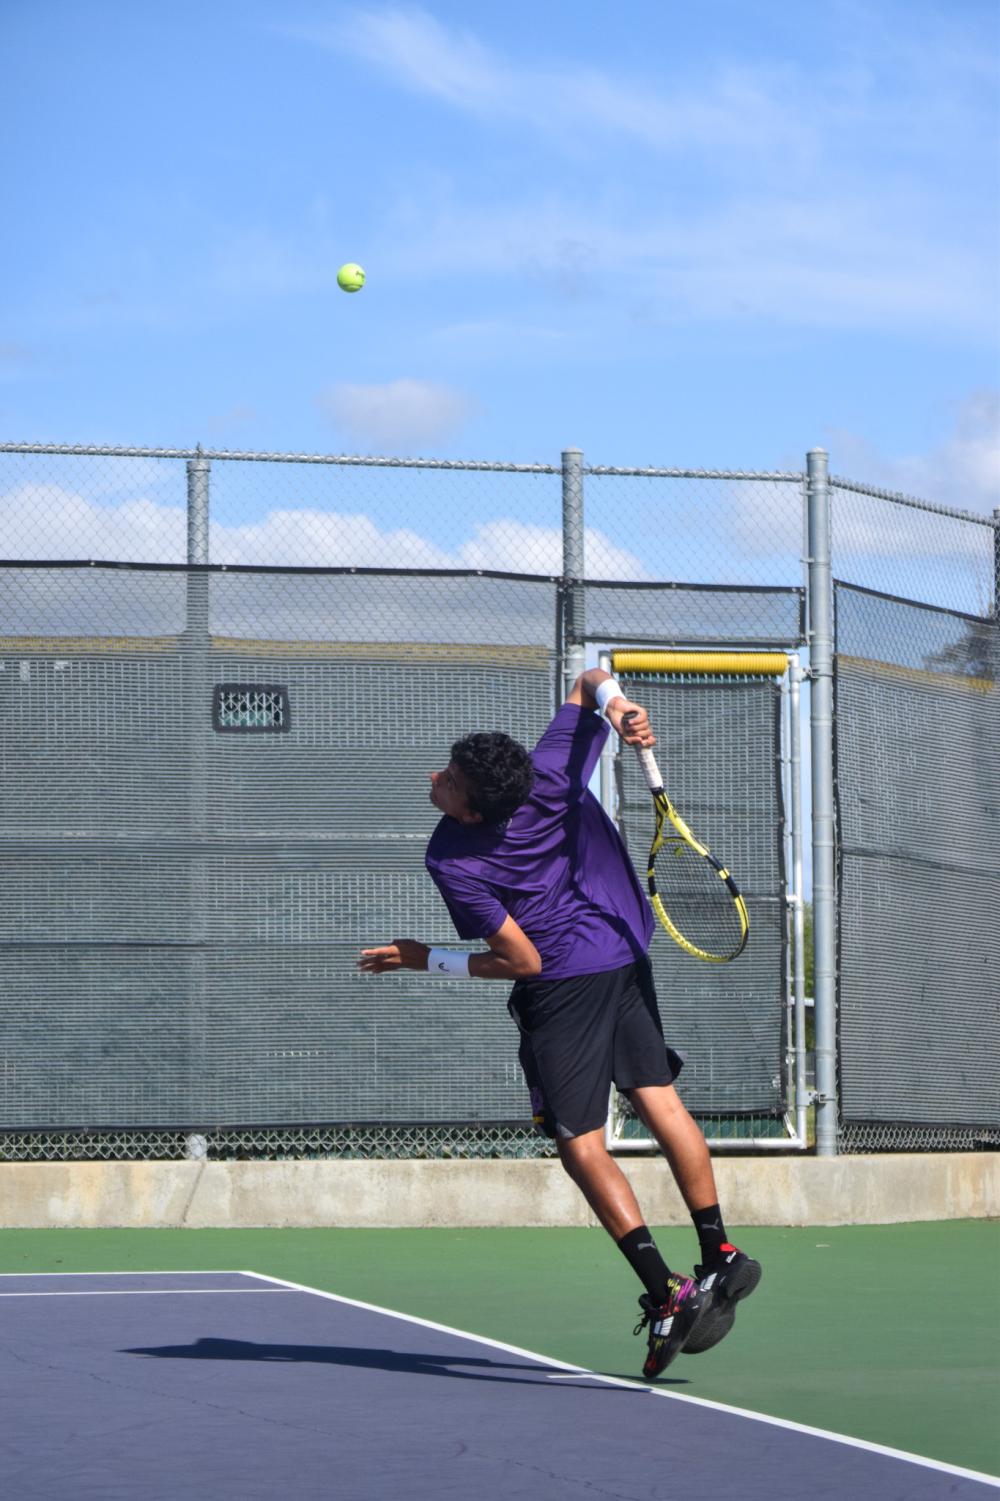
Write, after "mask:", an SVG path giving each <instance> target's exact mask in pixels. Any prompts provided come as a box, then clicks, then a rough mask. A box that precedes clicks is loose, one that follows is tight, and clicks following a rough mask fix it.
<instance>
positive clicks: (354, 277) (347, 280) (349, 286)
mask: <svg viewBox="0 0 1000 1501" xmlns="http://www.w3.org/2000/svg"><path fill="white" fill-rule="evenodd" d="M364 284H365V273H364V272H363V271H362V269H361V267H360V266H356V265H355V264H354V262H353V261H348V262H347V265H346V266H341V268H340V270H339V271H338V272H337V286H338V287H339V288H340V290H341V291H342V292H360V291H361V288H362V287H363V286H364Z"/></svg>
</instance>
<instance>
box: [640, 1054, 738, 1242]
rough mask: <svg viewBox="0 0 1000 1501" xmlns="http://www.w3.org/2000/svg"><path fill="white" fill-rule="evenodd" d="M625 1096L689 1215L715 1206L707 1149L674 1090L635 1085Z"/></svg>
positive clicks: (713, 1186)
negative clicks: (667, 1166) (665, 1165)
mask: <svg viewBox="0 0 1000 1501" xmlns="http://www.w3.org/2000/svg"><path fill="white" fill-rule="evenodd" d="M628 1094H629V1099H630V1100H631V1102H632V1105H633V1108H634V1109H635V1112H636V1114H637V1115H638V1117H639V1119H640V1120H641V1121H642V1122H643V1124H644V1125H645V1126H646V1128H647V1130H648V1131H649V1133H650V1135H651V1136H652V1137H653V1138H654V1140H655V1141H656V1143H657V1145H658V1146H659V1147H660V1149H661V1151H662V1152H663V1155H664V1156H665V1157H666V1159H667V1162H668V1163H669V1164H670V1171H671V1172H672V1173H673V1175H674V1179H675V1180H676V1183H677V1187H678V1188H679V1189H680V1191H681V1196H682V1198H683V1199H684V1202H685V1204H686V1205H687V1207H688V1210H689V1212H690V1213H691V1214H692V1215H693V1214H696V1213H697V1211H698V1210H700V1209H707V1208H709V1207H711V1206H713V1205H715V1204H717V1201H718V1191H717V1189H716V1187H715V1174H714V1173H713V1171H712V1159H711V1157H710V1155H709V1151H708V1145H707V1143H706V1141H705V1138H704V1136H703V1135H702V1132H701V1127H700V1126H699V1125H698V1123H697V1121H695V1120H693V1119H692V1118H691V1116H690V1115H689V1114H688V1112H687V1110H686V1109H685V1106H684V1102H683V1100H682V1099H681V1097H680V1095H679V1094H678V1093H677V1091H676V1089H675V1088H674V1086H673V1085H672V1084H651V1085H637V1086H635V1087H634V1088H633V1089H630V1090H629V1092H628Z"/></svg>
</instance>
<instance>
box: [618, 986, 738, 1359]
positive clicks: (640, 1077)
mask: <svg viewBox="0 0 1000 1501" xmlns="http://www.w3.org/2000/svg"><path fill="white" fill-rule="evenodd" d="M682 1067H683V1061H682V1059H681V1058H680V1056H679V1054H677V1053H675V1052H674V1051H673V1049H671V1048H667V1047H666V1044H665V1043H664V1041H663V1028H662V1025H661V1022H660V1014H659V1008H658V1006H657V1002H656V992H655V989H654V986H653V980H652V975H651V973H650V971H649V968H648V966H644V965H638V966H636V972H635V982H634V984H633V985H632V986H630V987H627V988H626V991H625V993H624V994H623V996H622V1002H621V1006H620V1008H619V1016H618V1026H617V1030H616V1034H615V1082H616V1083H617V1085H618V1087H619V1088H620V1089H622V1090H623V1092H625V1093H627V1094H628V1096H629V1099H630V1100H631V1102H632V1104H633V1107H634V1108H635V1111H636V1113H637V1114H638V1116H639V1118H640V1119H641V1120H642V1121H643V1123H644V1124H645V1125H646V1127H647V1129H648V1130H649V1132H650V1134H651V1135H652V1136H653V1138H654V1140H655V1141H656V1142H657V1144H658V1145H659V1146H660V1148H661V1149H662V1151H663V1153H664V1155H665V1157H666V1159H667V1162H668V1163H669V1165H670V1169H671V1172H672V1173H673V1176H674V1179H675V1181H676V1183H677V1186H678V1188H679V1189H680V1192H681V1195H682V1197H683V1199H684V1202H685V1203H686V1205H687V1207H688V1211H689V1213H690V1215H691V1219H692V1221H693V1222H694V1227H695V1230H696V1232H697V1235H698V1244H699V1246H700V1249H701V1262H700V1264H699V1265H698V1266H696V1267H695V1277H696V1279H697V1282H698V1286H699V1288H700V1290H701V1291H702V1292H703V1293H705V1294H707V1295H708V1298H709V1306H708V1307H707V1308H706V1311H705V1313H704V1314H703V1315H702V1318H701V1319H700V1321H699V1325H698V1328H697V1329H696V1330H695V1331H693V1333H692V1335H691V1337H690V1338H689V1339H688V1340H687V1341H686V1342H685V1345H684V1349H685V1350H686V1351H687V1352H688V1353H689V1354H696V1353H697V1352H698V1351H700V1350H707V1349H709V1348H710V1347H711V1346H712V1345H715V1344H718V1342H719V1340H720V1339H722V1338H723V1337H724V1336H725V1335H726V1334H728V1332H729V1330H730V1329H731V1328H732V1326H733V1319H734V1316H735V1314H734V1309H735V1304H736V1303H737V1302H739V1301H740V1300H741V1299H742V1298H746V1297H748V1296H749V1295H750V1293H752V1292H753V1290H754V1288H755V1287H756V1286H757V1284H758V1282H759V1281H760V1275H761V1269H760V1263H759V1262H757V1261H754V1260H752V1258H751V1257H749V1256H747V1255H746V1254H745V1252H743V1251H741V1250H739V1249H738V1247H736V1246H734V1245H732V1244H731V1242H730V1241H729V1239H728V1236H727V1234H726V1227H725V1224H724V1222H723V1218H722V1211H721V1209H720V1207H719V1202H718V1191H717V1189H716V1185H715V1174H714V1173H713V1171H712V1161H711V1157H710V1155H709V1151H708V1145H707V1143H706V1141H705V1138H704V1136H703V1135H702V1132H701V1129H700V1127H699V1126H698V1124H697V1122H696V1121H695V1120H693V1119H692V1117H691V1116H690V1115H689V1114H688V1112H687V1110H686V1109H685V1106H684V1103H683V1101H682V1100H681V1098H680V1096H679V1095H678V1093H677V1091H676V1089H675V1088H674V1087H673V1082H672V1080H673V1078H675V1077H676V1075H677V1074H678V1073H679V1072H680V1069H681V1068H682Z"/></svg>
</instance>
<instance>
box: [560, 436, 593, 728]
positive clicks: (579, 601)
mask: <svg viewBox="0 0 1000 1501" xmlns="http://www.w3.org/2000/svg"><path fill="white" fill-rule="evenodd" d="M583 529H584V519H583V452H582V450H581V449H579V448H564V449H563V454H562V540H563V565H562V571H563V589H564V591H565V607H564V610H563V640H562V669H563V697H564V698H565V697H567V696H568V694H569V693H570V691H571V690H572V687H573V684H574V683H575V682H576V680H577V678H578V677H579V675H580V673H581V672H583V670H584V668H585V667H586V665H587V648H586V645H585V643H584V636H585V634H586V613H585V603H584V592H583V577H584V552H583Z"/></svg>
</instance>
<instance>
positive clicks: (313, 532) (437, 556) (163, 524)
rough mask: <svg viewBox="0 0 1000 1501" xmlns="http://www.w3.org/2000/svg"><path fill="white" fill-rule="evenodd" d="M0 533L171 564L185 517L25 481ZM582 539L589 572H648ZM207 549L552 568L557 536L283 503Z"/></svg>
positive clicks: (504, 522)
mask: <svg viewBox="0 0 1000 1501" xmlns="http://www.w3.org/2000/svg"><path fill="white" fill-rule="evenodd" d="M0 536H3V537H4V538H5V539H7V540H6V542H5V551H6V553H7V555H8V556H9V557H12V558H13V557H18V558H32V559H36V560H38V559H69V560H74V561H83V560H88V559H91V558H94V559H99V560H103V561H108V562H112V561H118V562H151V563H178V562H183V560H184V558H185V556H186V547H187V520H186V515H185V511H184V509H183V508H182V507H179V506H165V505H160V504H157V503H156V502H154V501H152V500H149V499H148V498H138V497H137V498H136V499H134V500H127V501H123V502H122V503H121V504H119V505H98V504H95V503H94V501H93V500H91V499H89V498H87V497H84V496H83V495H80V494H79V493H77V492H74V491H72V490H69V489H65V488H61V487H59V486H55V485H32V484H26V485H22V486H20V487H18V488H17V489H14V490H10V491H8V492H7V494H6V495H2V496H0ZM585 547H586V558H587V568H588V571H589V573H590V575H591V577H594V578H608V579H642V578H648V577H649V573H648V570H647V569H646V568H645V566H644V565H643V563H642V562H641V561H640V559H639V558H638V557H637V556H636V555H635V554H634V553H632V552H630V551H629V550H628V549H626V548H622V547H619V546H617V545H616V544H615V543H613V542H611V541H610V540H609V538H608V537H607V536H606V535H605V534H604V533H603V532H602V531H600V530H598V529H596V528H593V527H590V528H588V529H587V532H586V538H585ZM210 555H211V559H212V562H213V563H244V564H250V565H254V564H258V565H265V566H266V565H268V564H270V565H281V566H285V567H313V568H317V567H325V568H338V567H348V568H380V567H383V568H384V567H393V568H445V569H485V570H493V571H496V572H510V573H542V574H546V573H551V574H557V573H559V572H561V569H562V535H561V532H560V530H559V528H558V527H546V526H540V525H532V524H529V523H526V522H522V521H517V520H514V519H513V518H511V517H502V516H498V517H496V518H495V519H493V520H489V521H476V520H475V519H473V518H472V517H470V518H469V520H468V530H467V534H466V536H465V537H464V538H458V539H456V542H455V545H454V546H452V547H445V546H442V545H440V544H439V543H436V542H433V541H431V540H430V539H429V538H427V537H425V536H423V535H421V533H420V532H418V531H417V530H415V529H414V528H412V527H396V528H388V529H387V528H382V527H379V526H378V525H377V524H376V523H375V522H374V521H373V520H372V518H371V517H370V516H367V515H365V514H364V513H363V512H353V513H352V512H340V511H322V510H318V509H316V508H310V507H301V508H296V507H288V508H284V509H281V510H272V511H269V512H268V513H267V514H266V515H265V516H264V517H262V518H261V520H259V521H253V522H243V523H238V524H235V525H227V524H225V523H223V522H219V521H214V522H213V523H212V526H211V534H210Z"/></svg>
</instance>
